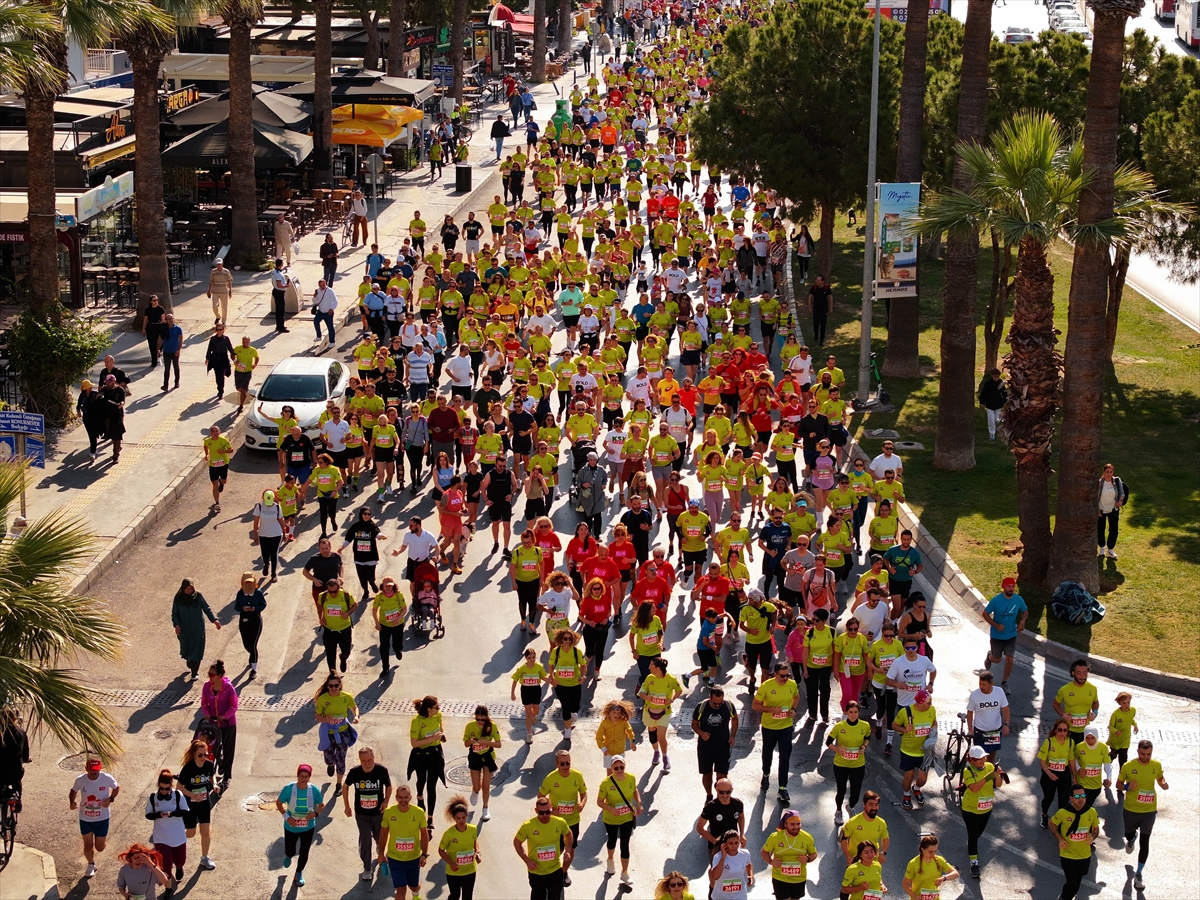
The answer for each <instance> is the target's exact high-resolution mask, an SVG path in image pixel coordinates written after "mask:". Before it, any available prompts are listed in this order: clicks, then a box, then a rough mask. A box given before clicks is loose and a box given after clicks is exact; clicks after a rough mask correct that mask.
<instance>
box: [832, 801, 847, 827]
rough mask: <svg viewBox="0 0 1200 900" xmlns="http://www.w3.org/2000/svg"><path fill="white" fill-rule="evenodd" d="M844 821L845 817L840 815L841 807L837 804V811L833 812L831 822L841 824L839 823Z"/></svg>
mask: <svg viewBox="0 0 1200 900" xmlns="http://www.w3.org/2000/svg"><path fill="white" fill-rule="evenodd" d="M844 821H845V819H844V818H843V816H842V808H841V807H840V806H839V807H838V808H837V812H835V813H834V814H833V824H834V825H841V824H842V823H843V822H844Z"/></svg>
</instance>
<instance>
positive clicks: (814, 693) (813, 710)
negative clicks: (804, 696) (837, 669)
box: [804, 666, 833, 720]
mask: <svg viewBox="0 0 1200 900" xmlns="http://www.w3.org/2000/svg"><path fill="white" fill-rule="evenodd" d="M832 674H833V667H832V666H822V667H821V668H819V669H814V668H812V667H811V666H810V667H809V670H808V678H807V679H806V680H805V682H804V686H805V688H807V689H808V714H809V716H810V717H811V718H814V719H815V718H816V717H817V699H818V696H819V697H820V707H821V710H820V711H821V718H822V719H826V720H828V719H829V676H830V675H832Z"/></svg>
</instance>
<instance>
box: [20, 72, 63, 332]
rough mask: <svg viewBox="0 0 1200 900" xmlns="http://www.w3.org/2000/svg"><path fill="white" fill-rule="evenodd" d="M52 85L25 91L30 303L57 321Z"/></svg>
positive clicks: (59, 318) (43, 314) (55, 94)
mask: <svg viewBox="0 0 1200 900" xmlns="http://www.w3.org/2000/svg"><path fill="white" fill-rule="evenodd" d="M57 96H58V95H57V93H56V92H55V91H54V89H53V88H52V87H48V86H47V87H37V86H31V87H30V88H29V90H27V91H26V92H25V123H26V124H25V128H26V131H28V133H29V154H28V159H29V200H28V203H29V306H30V309H31V310H32V311H33V312H35V313H37V314H38V315H39V316H48V317H50V318H51V319H53V320H54V322H55V324H57V323H59V322H61V321H62V313H61V310H62V307H61V306H60V305H59V302H58V299H59V296H58V235H57V233H56V231H55V227H54V224H55V219H56V216H57V209H56V206H55V190H56V187H55V178H54V101H55V99H56V98H57Z"/></svg>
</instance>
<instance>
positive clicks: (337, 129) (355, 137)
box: [333, 118, 404, 149]
mask: <svg viewBox="0 0 1200 900" xmlns="http://www.w3.org/2000/svg"><path fill="white" fill-rule="evenodd" d="M403 135H404V126H403V125H397V124H396V123H395V122H392V121H390V120H388V119H359V118H354V119H345V120H343V121H340V122H334V123H333V142H334V143H335V144H357V145H360V146H367V147H379V148H380V149H385V148H387V147H388V146H389V145H390V144H392V143H393V142H395V141H397V140H398V139H399V138H401V137H402V136H403Z"/></svg>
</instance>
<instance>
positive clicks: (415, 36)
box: [404, 29, 437, 50]
mask: <svg viewBox="0 0 1200 900" xmlns="http://www.w3.org/2000/svg"><path fill="white" fill-rule="evenodd" d="M436 41H437V33H436V32H434V31H433V30H432V29H431V30H429V31H409V32H407V33H406V34H405V35H404V49H405V50H413V49H415V48H417V47H426V46H428V45H429V44H432V43H434V42H436Z"/></svg>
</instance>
